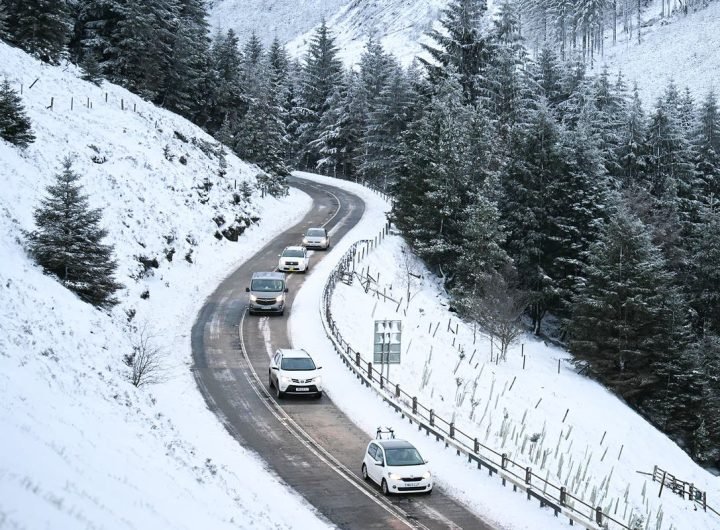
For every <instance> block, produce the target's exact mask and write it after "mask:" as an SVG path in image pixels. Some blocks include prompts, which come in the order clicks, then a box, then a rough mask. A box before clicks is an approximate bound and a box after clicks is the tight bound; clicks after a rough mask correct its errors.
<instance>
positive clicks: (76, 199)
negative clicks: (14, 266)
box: [28, 158, 122, 308]
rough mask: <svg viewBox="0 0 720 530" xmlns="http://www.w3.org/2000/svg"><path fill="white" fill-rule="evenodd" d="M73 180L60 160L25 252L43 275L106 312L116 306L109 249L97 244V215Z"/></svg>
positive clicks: (68, 163)
mask: <svg viewBox="0 0 720 530" xmlns="http://www.w3.org/2000/svg"><path fill="white" fill-rule="evenodd" d="M79 179H80V176H79V175H78V174H77V173H75V172H74V171H73V169H72V161H71V160H70V159H69V158H66V159H65V160H64V161H63V170H62V172H61V173H58V174H57V175H56V182H55V183H54V184H52V185H50V186H48V188H47V193H48V195H47V197H46V198H45V199H43V200H42V201H41V203H40V206H39V207H38V208H36V209H35V213H34V217H35V224H36V226H37V230H36V231H34V232H31V233H29V234H28V248H29V251H30V254H31V255H32V257H33V258H34V259H35V260H36V261H37V263H38V264H39V265H41V266H42V267H43V269H45V271H46V272H48V273H50V274H52V275H54V276H56V277H57V278H58V279H59V280H60V282H62V284H63V285H64V286H65V287H67V288H68V289H70V290H71V291H73V292H74V293H76V294H77V295H78V296H79V297H80V298H81V299H82V300H84V301H85V302H88V303H91V304H93V305H95V306H98V307H104V308H107V307H111V306H113V305H115V304H116V303H117V299H116V298H115V296H114V295H115V293H116V292H117V291H118V290H119V289H121V288H122V286H121V285H120V284H118V283H117V282H116V281H115V279H114V278H113V276H114V274H115V272H116V269H117V264H116V262H115V260H114V259H113V257H112V254H113V247H112V246H110V245H106V244H104V243H102V240H103V239H104V238H105V237H106V235H107V231H106V230H104V229H102V228H100V221H101V215H102V214H101V211H100V210H99V209H91V208H90V207H89V205H88V198H87V196H86V195H83V193H82V187H81V186H80V184H79V182H78V181H79Z"/></svg>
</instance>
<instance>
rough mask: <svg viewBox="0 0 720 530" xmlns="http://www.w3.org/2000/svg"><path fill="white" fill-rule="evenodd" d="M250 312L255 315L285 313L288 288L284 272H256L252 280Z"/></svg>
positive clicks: (248, 290)
mask: <svg viewBox="0 0 720 530" xmlns="http://www.w3.org/2000/svg"><path fill="white" fill-rule="evenodd" d="M245 291H246V292H248V293H250V297H249V300H248V311H249V312H250V314H251V315H253V314H255V313H278V314H280V315H282V314H283V312H284V311H285V293H287V292H288V288H287V287H286V283H285V274H283V273H282V272H255V273H253V275H252V279H251V280H250V287H246V288H245Z"/></svg>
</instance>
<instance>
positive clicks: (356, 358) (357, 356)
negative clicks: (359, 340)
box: [355, 351, 360, 366]
mask: <svg viewBox="0 0 720 530" xmlns="http://www.w3.org/2000/svg"><path fill="white" fill-rule="evenodd" d="M355 364H356V365H357V366H360V352H359V351H356V352H355Z"/></svg>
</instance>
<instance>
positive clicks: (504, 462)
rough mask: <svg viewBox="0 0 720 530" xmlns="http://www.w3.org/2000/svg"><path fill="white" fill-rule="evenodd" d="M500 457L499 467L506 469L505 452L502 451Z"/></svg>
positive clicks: (506, 459) (506, 458)
mask: <svg viewBox="0 0 720 530" xmlns="http://www.w3.org/2000/svg"><path fill="white" fill-rule="evenodd" d="M500 458H501V460H500V467H501V468H503V469H507V461H508V457H507V453H503V454H502V455H501V457H500ZM528 469H529V468H528Z"/></svg>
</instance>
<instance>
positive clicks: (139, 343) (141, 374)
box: [123, 325, 167, 388]
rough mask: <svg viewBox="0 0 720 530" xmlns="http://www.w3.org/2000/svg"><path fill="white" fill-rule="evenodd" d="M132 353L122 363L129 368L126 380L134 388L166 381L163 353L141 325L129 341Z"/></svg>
mask: <svg viewBox="0 0 720 530" xmlns="http://www.w3.org/2000/svg"><path fill="white" fill-rule="evenodd" d="M131 346H132V351H131V352H130V353H128V354H126V355H125V357H124V358H123V362H124V363H125V365H126V366H127V367H128V368H130V373H129V374H128V380H129V381H130V383H132V384H133V385H134V386H136V387H138V388H139V387H141V386H145V385H153V384H157V383H162V382H163V381H166V380H167V377H166V376H167V368H166V366H165V364H164V359H165V352H164V351H163V350H162V349H161V348H160V347H159V346H157V344H156V339H155V336H154V335H152V334H151V333H150V332H149V331H148V327H147V325H143V326H142V327H140V328H139V329H137V330H136V331H135V335H134V336H133V337H132V340H131Z"/></svg>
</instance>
